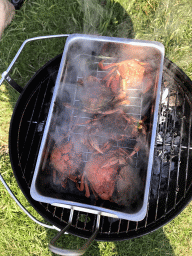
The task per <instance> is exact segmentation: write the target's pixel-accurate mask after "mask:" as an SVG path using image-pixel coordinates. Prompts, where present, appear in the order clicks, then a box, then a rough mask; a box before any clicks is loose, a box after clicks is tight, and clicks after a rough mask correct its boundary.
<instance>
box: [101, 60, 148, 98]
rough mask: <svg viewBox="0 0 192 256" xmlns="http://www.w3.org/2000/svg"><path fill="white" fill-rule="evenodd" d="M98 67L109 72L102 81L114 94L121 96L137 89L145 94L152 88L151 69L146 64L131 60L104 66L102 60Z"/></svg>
mask: <svg viewBox="0 0 192 256" xmlns="http://www.w3.org/2000/svg"><path fill="white" fill-rule="evenodd" d="M98 65H99V68H100V69H101V70H109V71H108V73H107V75H106V76H105V77H104V78H103V80H105V81H106V86H107V87H110V88H111V90H112V91H113V92H114V93H116V94H120V95H122V96H123V95H124V94H126V92H127V89H130V88H139V89H141V90H142V92H143V93H146V92H147V91H148V90H150V88H151V87H152V83H153V79H152V75H151V72H152V68H151V66H150V65H149V64H148V63H145V62H140V61H139V60H135V59H131V60H125V61H121V62H119V63H111V64H108V65H104V60H102V61H101V62H99V64H98Z"/></svg>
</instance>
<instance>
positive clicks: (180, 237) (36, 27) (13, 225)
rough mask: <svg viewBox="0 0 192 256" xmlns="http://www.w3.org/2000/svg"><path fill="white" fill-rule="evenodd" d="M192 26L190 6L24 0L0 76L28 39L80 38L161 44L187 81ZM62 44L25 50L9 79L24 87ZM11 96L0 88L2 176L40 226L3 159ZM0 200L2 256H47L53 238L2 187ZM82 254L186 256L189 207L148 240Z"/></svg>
mask: <svg viewBox="0 0 192 256" xmlns="http://www.w3.org/2000/svg"><path fill="white" fill-rule="evenodd" d="M191 24H192V4H191V0H172V1H171V0H129V1H128V0H118V1H107V0H95V1H94V0H71V1H67V0H65V1H64V0H35V1H29V0H28V1H26V2H25V4H24V5H23V7H22V9H21V10H20V11H18V12H17V13H16V15H15V18H14V20H13V22H12V23H11V25H10V26H9V27H8V28H7V29H6V30H5V32H4V35H3V37H2V40H1V41H0V74H1V73H2V72H3V71H4V70H6V69H7V67H8V65H9V64H10V62H11V60H12V59H13V57H14V56H15V54H16V52H17V50H18V49H19V47H20V46H21V44H22V43H23V41H24V40H26V39H27V38H31V37H36V36H43V35H51V34H70V33H86V34H97V35H107V36H116V37H127V38H136V39H147V40H157V41H160V42H162V43H163V44H164V45H165V50H166V56H167V57H168V58H169V59H170V60H172V61H173V62H175V63H176V64H177V65H178V66H179V67H180V68H182V69H183V70H184V72H185V73H186V74H187V75H188V76H189V77H190V78H191V79H192V25H191ZM64 43H65V39H53V40H45V41H38V42H34V43H32V44H30V45H28V46H27V47H26V48H25V51H24V52H23V53H22V54H21V56H20V58H19V60H18V62H17V63H16V65H15V66H14V68H13V70H12V76H13V78H14V79H15V80H16V81H17V82H18V83H19V84H20V85H21V86H24V85H25V84H26V82H27V81H28V80H29V79H30V78H31V76H32V75H33V74H34V73H35V72H36V71H37V70H38V69H39V68H40V67H41V66H42V65H43V64H45V63H46V62H47V61H48V60H49V59H51V58H52V57H54V56H56V55H57V54H59V53H61V52H62V51H63V48H64ZM17 98H18V93H16V92H15V91H14V90H13V89H11V88H10V86H8V85H7V84H4V85H2V86H1V87H0V107H1V111H0V171H1V174H2V175H3V177H4V179H5V180H6V182H7V183H8V185H9V186H10V188H11V189H12V190H13V192H14V193H15V195H16V196H17V197H18V199H19V200H20V201H21V202H22V204H23V205H24V206H25V207H26V209H27V210H29V211H30V212H31V213H32V214H34V216H35V217H37V218H38V219H40V220H42V217H41V216H39V215H38V214H37V213H36V211H35V210H34V209H33V208H32V207H31V206H30V205H29V203H28V202H27V200H26V199H25V197H24V196H23V194H22V192H21V190H20V189H19V188H18V185H17V183H16V181H15V178H14V176H13V172H12V169H11V164H10V161H9V156H8V130H9V122H10V118H11V114H12V111H13V108H14V105H15V103H16V101H17ZM0 202H1V203H0V224H1V227H0V237H1V239H0V255H3V256H7V255H14V256H15V255H41V256H43V255H46V256H48V255H53V254H52V253H51V252H50V251H49V250H48V248H47V245H48V243H49V241H50V239H51V238H52V237H53V236H54V235H55V234H56V233H57V232H56V231H53V230H48V229H46V228H43V227H41V226H39V225H37V224H35V223H34V222H33V221H32V220H30V219H29V218H28V217H27V216H26V215H25V214H24V213H23V212H22V211H21V210H20V208H19V207H18V206H17V205H16V204H15V202H14V201H13V200H12V199H11V197H10V196H9V194H8V193H7V191H6V190H5V189H4V187H3V185H2V184H0ZM82 242H83V241H82V239H80V238H76V237H73V236H71V235H67V236H65V237H64V238H63V240H62V243H63V246H64V247H67V246H68V247H69V248H72V247H73V248H76V247H77V246H80V245H81V244H82ZM85 255H96V256H97V255H102V256H104V255H106V256H107V255H131V256H134V255H135V256H136V255H137V256H154V255H156V256H159V255H161V256H167V255H172V256H173V255H179V256H180V255H184V256H188V255H192V203H191V204H190V205H189V206H188V207H187V208H186V209H185V210H184V211H183V212H182V213H181V214H180V215H179V216H178V217H177V218H175V219H174V220H173V221H171V222H170V223H169V224H167V225H166V226H164V227H163V228H161V229H159V230H157V231H155V232H153V233H151V234H149V235H146V236H143V237H141V238H138V239H134V240H130V241H123V242H96V241H94V242H93V244H92V246H91V247H90V249H89V250H88V251H87V253H86V254H85Z"/></svg>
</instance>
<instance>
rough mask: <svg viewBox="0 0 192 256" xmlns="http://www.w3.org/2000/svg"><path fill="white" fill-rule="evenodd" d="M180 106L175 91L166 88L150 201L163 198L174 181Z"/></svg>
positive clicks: (176, 164) (155, 152)
mask: <svg viewBox="0 0 192 256" xmlns="http://www.w3.org/2000/svg"><path fill="white" fill-rule="evenodd" d="M165 84H166V83H165ZM182 104H183V102H182V99H181V98H180V97H179V96H178V95H176V91H175V90H173V89H172V88H167V87H165V88H164V89H163V90H162V100H161V104H160V113H159V124H158V127H157V135H156V146H155V149H154V161H153V168H152V178H151V199H154V200H155V199H157V197H158V196H165V195H166V194H167V192H168V184H171V183H172V182H174V181H175V177H176V172H177V168H178V155H179V148H180V143H181V134H180V131H181V108H182Z"/></svg>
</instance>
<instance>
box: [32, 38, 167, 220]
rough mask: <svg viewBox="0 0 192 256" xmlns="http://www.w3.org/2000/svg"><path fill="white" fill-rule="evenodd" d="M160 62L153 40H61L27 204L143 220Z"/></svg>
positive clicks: (159, 48)
mask: <svg viewBox="0 0 192 256" xmlns="http://www.w3.org/2000/svg"><path fill="white" fill-rule="evenodd" d="M163 59H164V47H163V45H162V44H160V43H158V42H148V41H139V40H131V39H121V38H111V37H98V36H89V35H78V34H75V35H70V36H69V37H68V39H67V42H66V44H65V48H64V52H63V57H62V60H61V64H60V69H59V72H58V76H57V81H56V85H55V88H54V92H53V98H52V100H51V105H50V109H49V114H48V118H47V121H46V126H45V129H44V134H43V138H42V142H41V146H40V149H39V154H38V159H37V163H36V167H35V171H34V176H33V180H32V184H31V189H30V193H31V196H32V198H33V199H34V200H37V201H41V202H45V203H50V204H52V205H56V206H61V207H67V208H71V207H75V208H77V209H81V211H88V212H96V213H98V212H100V214H101V215H107V216H112V217H116V218H122V219H128V220H132V221H139V220H142V219H143V218H144V217H145V215H146V211H147V202H148V194H149V186H150V178H151V169H152V163H153V150H154V143H155V134H156V124H157V114H158V105H159V99H160V87H161V77H162V71H163ZM113 63H119V64H113ZM127 66H128V68H127ZM132 66H133V67H132ZM130 70H131V71H130ZM142 72H143V73H144V72H145V74H143V79H140V77H142ZM133 83H134V85H133ZM119 84H120V89H119V87H118V86H119ZM117 87H118V88H117ZM117 95H118V96H117ZM64 158H65V160H64ZM67 159H68V160H67ZM69 160H70V162H68V161H69ZM66 163H67V165H66V166H65V164H66ZM69 164H70V166H69ZM97 167H98V168H97ZM98 169H99V171H98ZM105 173H106V175H105ZM102 176H103V180H102V179H101V178H99V177H102ZM110 178H111V179H110ZM97 179H98V182H97ZM99 179H101V180H99ZM104 180H105V182H104ZM120 185H121V186H120ZM107 186H108V187H109V188H108V189H107Z"/></svg>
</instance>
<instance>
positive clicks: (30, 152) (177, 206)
mask: <svg viewBox="0 0 192 256" xmlns="http://www.w3.org/2000/svg"><path fill="white" fill-rule="evenodd" d="M60 61H61V55H58V56H56V57H55V58H54V59H52V60H50V61H49V62H48V63H46V64H45V65H44V66H43V67H42V68H41V69H40V70H39V71H38V72H36V74H35V75H34V76H33V77H32V79H31V80H30V81H29V82H28V83H27V85H26V86H25V88H24V90H23V91H22V93H21V95H20V97H19V99H18V101H17V103H16V106H15V108H14V112H13V115H12V120H11V124H10V132H9V154H10V159H11V164H12V168H13V172H14V175H15V178H16V180H17V182H18V185H19V187H20V189H21V190H22V192H23V194H24V195H25V197H26V198H27V200H28V201H29V203H30V204H31V205H32V206H33V207H34V209H35V210H36V211H37V212H38V213H39V214H40V215H41V216H42V217H43V218H44V219H46V220H47V221H49V222H50V223H51V224H52V225H55V226H57V227H58V228H64V227H65V226H66V225H67V222H68V219H69V213H70V211H69V210H68V209H63V208H59V207H53V206H51V205H50V204H45V203H40V202H37V201H35V200H33V199H32V198H31V196H30V185H31V181H32V177H33V172H34V168H35V164H36V159H37V155H38V151H39V147H40V143H41V139H42V135H43V130H44V126H45V123H46V118H47V114H48V110H49V104H50V101H51V97H52V91H53V87H54V85H55V80H56V77H57V72H58V70H59V65H60ZM165 95H166V96H167V97H166V98H165ZM161 96H162V99H161V104H160V106H159V120H158V128H157V136H156V145H155V151H154V162H153V170H152V178H151V187H150V196H149V203H148V211H147V215H146V217H145V219H144V220H142V221H139V222H133V221H127V220H123V219H118V220H116V219H112V218H108V217H101V224H100V229H99V233H98V235H97V237H96V240H98V241H118V240H119V241H120V240H126V239H131V238H136V237H139V236H142V235H144V234H147V233H150V232H152V231H154V230H156V229H158V228H160V227H162V226H163V225H165V224H166V223H168V222H169V221H171V220H172V219H173V218H175V217H176V216H177V215H178V214H179V213H180V212H181V211H182V210H183V209H184V208H185V207H186V206H187V205H188V203H189V202H190V201H191V199H192V145H191V144H192V140H191V136H192V132H191V113H192V111H191V110H192V109H191V107H192V82H191V80H190V79H189V78H188V77H187V76H186V75H185V73H183V71H182V70H181V69H179V68H178V67H177V66H176V65H175V64H173V63H172V62H171V61H169V60H168V59H166V58H165V60H164V71H163V82H162V93H161ZM96 218H97V216H96V215H93V214H90V213H87V214H85V213H82V212H78V211H75V213H74V217H73V221H72V226H71V228H70V230H69V233H71V234H73V235H76V236H79V237H82V238H88V237H90V236H91V234H92V233H93V230H94V227H95V224H96Z"/></svg>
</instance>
